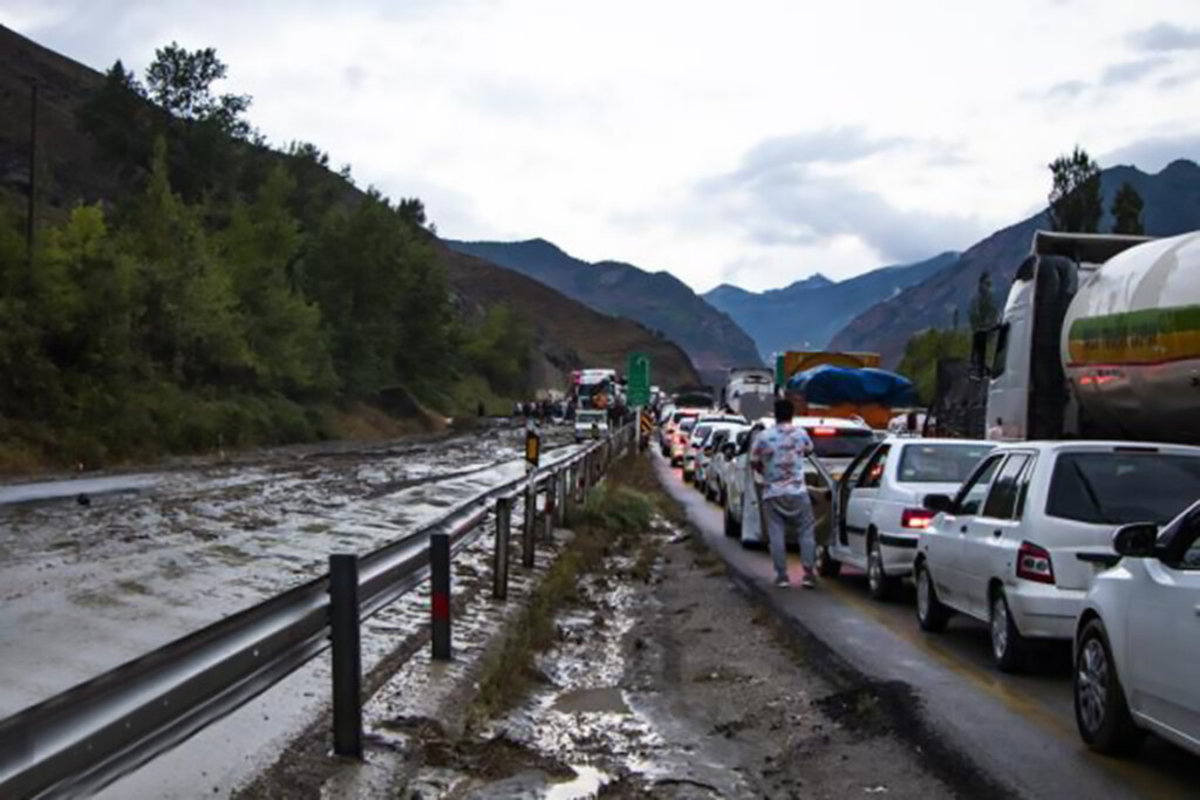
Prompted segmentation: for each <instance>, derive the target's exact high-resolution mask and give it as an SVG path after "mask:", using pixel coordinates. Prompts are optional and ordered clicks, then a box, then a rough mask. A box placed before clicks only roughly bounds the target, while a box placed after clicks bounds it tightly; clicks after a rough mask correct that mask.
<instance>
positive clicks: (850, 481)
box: [843, 450, 873, 486]
mask: <svg viewBox="0 0 1200 800" xmlns="http://www.w3.org/2000/svg"><path fill="white" fill-rule="evenodd" d="M872 452H873V451H872V450H863V451H862V452H861V453H859V454H858V455H857V456H855V458H854V460H853V461H851V462H850V466H849V467H847V468H846V474H845V477H844V478H843V480H844V481H845V484H844V485H845V486H854V485H855V484H857V483H858V480H859V478H860V477H862V474H863V470H865V469H866V468H867V462H868V461H869V460H870V458H871V453H872Z"/></svg>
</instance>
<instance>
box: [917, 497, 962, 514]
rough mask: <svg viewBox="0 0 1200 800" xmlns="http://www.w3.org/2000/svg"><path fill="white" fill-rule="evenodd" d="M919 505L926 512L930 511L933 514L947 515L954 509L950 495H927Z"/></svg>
mask: <svg viewBox="0 0 1200 800" xmlns="http://www.w3.org/2000/svg"><path fill="white" fill-rule="evenodd" d="M921 505H922V506H923V507H924V508H925V510H926V511H932V512H933V513H935V514H948V513H950V511H951V510H952V509H953V508H954V500H953V499H951V497H950V495H946V494H927V495H925V499H924V500H922V501H921Z"/></svg>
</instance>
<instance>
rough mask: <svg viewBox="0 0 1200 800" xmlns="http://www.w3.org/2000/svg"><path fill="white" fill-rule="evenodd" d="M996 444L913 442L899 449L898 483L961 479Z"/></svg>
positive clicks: (953, 481) (946, 481)
mask: <svg viewBox="0 0 1200 800" xmlns="http://www.w3.org/2000/svg"><path fill="white" fill-rule="evenodd" d="M993 447H995V445H986V444H926V443H922V442H913V443H911V444H906V445H904V447H903V448H902V449H901V451H900V464H899V468H898V469H897V470H896V479H897V480H899V481H900V482H901V483H962V482H963V481H965V480H966V479H967V477H968V476H969V475H970V474H971V470H973V469H975V465H976V464H978V463H979V460H980V459H981V458H983V457H984V456H986V455H987V454H988V453H990V452H991V451H992V448H993Z"/></svg>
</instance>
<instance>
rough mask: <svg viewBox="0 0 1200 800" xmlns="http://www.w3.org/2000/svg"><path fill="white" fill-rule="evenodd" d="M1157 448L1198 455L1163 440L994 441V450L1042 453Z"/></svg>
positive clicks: (1198, 451) (1199, 451)
mask: <svg viewBox="0 0 1200 800" xmlns="http://www.w3.org/2000/svg"><path fill="white" fill-rule="evenodd" d="M1150 449H1153V450H1157V451H1158V452H1161V453H1175V454H1177V455H1187V456H1200V447H1193V446H1191V445H1186V444H1168V443H1165V442H1122V441H1112V440H1090V439H1071V440H1066V441H1032V442H996V450H998V451H1008V450H1036V451H1038V452H1042V453H1053V454H1058V453H1111V452H1113V451H1116V450H1125V451H1127V452H1128V451H1135V450H1150Z"/></svg>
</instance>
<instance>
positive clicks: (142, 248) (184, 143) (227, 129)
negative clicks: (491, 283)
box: [0, 46, 531, 468]
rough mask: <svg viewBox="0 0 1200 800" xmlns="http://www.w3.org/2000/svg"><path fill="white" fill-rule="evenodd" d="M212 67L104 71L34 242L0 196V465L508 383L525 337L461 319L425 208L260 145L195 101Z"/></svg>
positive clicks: (112, 453)
mask: <svg viewBox="0 0 1200 800" xmlns="http://www.w3.org/2000/svg"><path fill="white" fill-rule="evenodd" d="M224 69H225V68H224V65H223V64H221V62H220V61H219V60H218V59H217V58H216V54H215V53H214V52H213V51H211V50H202V51H194V52H188V51H185V50H182V49H180V48H177V47H175V46H171V47H167V48H163V49H161V50H159V51H158V53H157V57H156V59H155V62H154V63H153V64H152V65H151V67H150V68H149V69H148V70H147V74H146V80H145V83H144V84H143V83H142V82H140V81H138V80H137V79H136V78H135V77H134V76H133V75H131V74H130V73H128V72H127V71H125V70H124V68H123V67H122V66H121V64H120V62H118V63H117V64H116V65H115V66H114V67H113V69H112V70H110V71H109V73H108V75H107V76H106V79H105V80H104V81H103V83H102V84H101V85H99V86H96V87H94V88H93V91H92V92H91V96H90V99H89V100H87V102H86V103H84V104H82V105H81V106H79V107H78V108H77V109H76V113H75V120H74V121H75V124H76V125H77V126H78V129H79V130H80V131H82V132H83V133H85V134H86V136H87V138H88V140H89V142H90V143H91V145H92V146H93V147H94V148H95V152H94V159H95V160H96V161H97V162H98V163H100V164H101V165H102V167H101V168H99V169H97V170H96V171H95V172H93V173H92V175H93V178H95V177H96V175H100V176H101V178H99V179H96V180H94V181H92V182H87V181H84V182H81V183H80V184H76V185H72V184H71V183H70V179H69V176H67V180H64V179H63V178H64V176H63V174H62V173H61V172H56V171H55V170H53V169H51V170H49V171H48V177H47V178H45V182H44V183H41V184H40V185H39V186H38V187H37V195H36V199H37V201H38V217H37V220H38V225H37V232H36V237H35V246H34V249H33V251H32V253H30V252H29V250H28V249H27V247H26V242H25V237H24V235H23V233H24V219H23V214H22V213H21V212H23V210H24V202H23V200H24V198H21V197H19V195H18V194H17V193H15V192H13V191H12V189H11V184H10V186H9V187H7V188H4V189H0V192H2V194H0V197H2V198H3V206H2V209H3V210H2V212H0V374H2V375H3V377H2V378H0V380H2V381H3V384H2V387H0V441H2V442H3V443H4V444H3V455H2V456H0V466H5V463H4V462H7V466H8V467H10V468H20V467H23V466H27V465H34V464H38V463H45V462H46V461H50V462H54V463H69V464H75V463H79V462H82V463H84V464H85V465H89V466H91V465H96V464H99V463H105V462H110V461H113V460H118V459H127V458H134V457H145V456H148V455H153V454H157V453H160V452H163V451H194V450H202V449H209V448H216V447H233V446H244V445H249V444H257V443H276V442H288V441H299V440H305V439H312V438H317V437H323V436H329V435H332V434H334V433H335V431H334V429H333V420H334V418H335V416H336V414H337V411H338V410H339V409H346V408H352V407H354V406H355V404H358V403H362V402H364V401H366V402H371V401H377V400H378V399H379V398H381V397H382V396H385V395H386V396H395V394H396V390H397V389H400V390H401V394H402V395H403V396H404V397H406V398H407V400H406V401H405V402H404V403H402V404H401V405H404V406H407V409H406V410H408V411H410V412H411V411H412V410H414V407H415V403H413V402H412V398H413V397H414V396H415V398H416V399H417V400H421V399H424V400H425V401H426V402H432V403H434V404H437V405H440V406H441V410H443V411H446V412H450V413H453V412H455V411H460V410H463V409H461V408H454V407H452V406H453V405H454V404H455V397H456V395H455V393H454V392H450V391H447V390H446V387H447V386H448V385H450V384H453V383H455V382H458V381H463V380H468V379H469V380H471V381H474V382H475V383H476V384H477V385H479V392H484V391H486V392H489V393H493V394H492V395H490V396H494V395H501V396H503V395H508V396H514V395H517V394H520V393H521V392H522V391H523V390H524V383H525V372H526V368H527V366H528V360H529V352H530V337H531V331H530V329H529V327H528V326H527V325H525V324H524V323H523V322H522V321H521V320H520V319H518V318H517V317H516V316H515V315H514V314H512V313H511V312H509V311H508V310H506V309H505V308H504V306H502V305H496V304H493V305H491V306H489V307H488V308H487V309H485V310H482V311H481V312H480V313H479V314H475V315H472V316H471V317H469V318H467V319H466V320H464V318H463V316H462V315H460V314H457V313H456V309H455V308H454V307H453V305H452V298H453V295H452V293H451V291H450V287H449V284H448V281H447V278H446V275H445V272H444V270H443V269H442V268H441V266H440V265H439V263H438V253H437V249H436V247H435V244H434V241H435V240H434V239H433V237H432V236H431V235H430V234H429V233H428V232H426V231H424V230H423V228H422V224H423V222H424V210H423V208H422V206H421V204H420V202H419V201H418V200H415V199H406V200H401V201H400V202H397V203H394V202H392V201H389V200H388V199H387V198H385V197H383V196H382V195H381V194H380V193H378V192H376V191H374V190H368V191H367V192H365V193H360V192H357V191H354V190H353V187H352V185H351V184H350V183H349V180H348V179H349V173H348V171H343V173H342V174H341V175H340V176H339V175H335V174H333V173H331V172H330V171H329V170H328V169H327V166H328V158H327V157H326V156H325V155H324V154H322V153H320V151H318V150H317V149H316V148H315V147H313V146H311V145H305V144H294V145H292V146H291V147H290V148H289V151H288V152H287V153H286V154H280V153H276V152H272V151H270V150H269V149H268V148H266V147H265V145H264V143H263V142H262V141H261V140H260V139H259V137H258V136H257V135H256V134H255V132H254V131H253V129H252V128H251V127H250V125H249V124H248V123H247V122H246V120H245V118H244V116H243V112H244V111H245V110H246V108H247V106H248V105H249V98H245V97H241V96H236V95H220V96H217V95H215V94H213V93H212V92H211V90H210V89H211V84H212V82H213V81H214V80H216V79H218V78H220V77H222V76H223V75H224ZM52 88H53V87H52ZM55 99H56V98H55V96H54V94H53V93H48V97H47V100H48V101H49V104H51V105H50V113H51V115H53V114H61V113H62V107H61V106H59V105H56V104H53V103H54V100H55ZM47 138H48V139H49V137H47ZM51 141H52V140H51ZM39 144H40V145H41V146H43V147H45V146H46V144H45V143H42V142H39ZM42 157H43V158H44V157H45V156H44V155H43V156H42ZM88 191H97V192H98V193H100V194H101V195H102V198H100V199H96V198H92V199H93V202H91V203H70V204H66V203H64V204H59V203H52V202H49V201H50V200H51V198H54V197H56V196H61V195H68V196H69V195H72V194H74V195H75V197H85V196H86V194H85V193H86V192H88ZM479 392H477V393H476V396H473V397H471V398H461V400H460V403H461V404H462V405H468V406H469V407H470V409H471V410H472V411H473V410H474V403H475V402H476V401H477V400H479V399H482V398H481V397H479V396H478V394H479Z"/></svg>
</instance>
